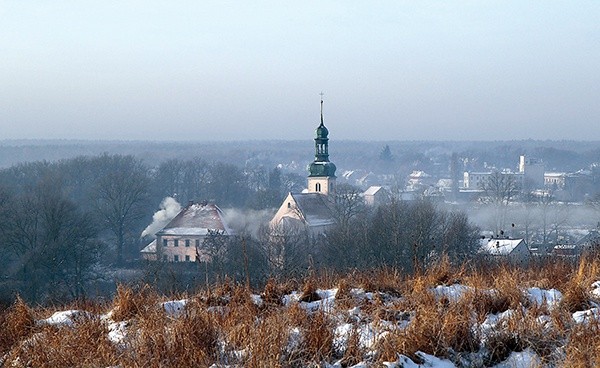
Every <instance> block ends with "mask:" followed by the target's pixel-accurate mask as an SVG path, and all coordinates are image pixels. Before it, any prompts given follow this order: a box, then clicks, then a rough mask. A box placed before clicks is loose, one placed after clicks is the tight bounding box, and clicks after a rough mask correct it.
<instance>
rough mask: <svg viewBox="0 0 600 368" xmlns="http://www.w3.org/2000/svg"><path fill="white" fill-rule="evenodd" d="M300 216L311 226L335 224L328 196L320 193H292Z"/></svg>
mask: <svg viewBox="0 0 600 368" xmlns="http://www.w3.org/2000/svg"><path fill="white" fill-rule="evenodd" d="M291 196H292V198H293V199H294V202H296V206H297V207H298V210H299V211H300V214H301V215H302V217H303V218H304V220H305V221H306V222H307V224H308V225H309V226H326V225H333V224H335V217H334V216H333V210H332V208H331V206H330V204H329V201H328V199H327V196H325V195H323V194H320V193H291Z"/></svg>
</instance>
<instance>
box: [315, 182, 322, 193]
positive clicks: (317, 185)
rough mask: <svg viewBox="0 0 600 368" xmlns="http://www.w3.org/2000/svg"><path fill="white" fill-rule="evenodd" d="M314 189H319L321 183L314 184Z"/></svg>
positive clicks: (318, 190)
mask: <svg viewBox="0 0 600 368" xmlns="http://www.w3.org/2000/svg"><path fill="white" fill-rule="evenodd" d="M315 191H317V192H320V191H321V183H317V184H315Z"/></svg>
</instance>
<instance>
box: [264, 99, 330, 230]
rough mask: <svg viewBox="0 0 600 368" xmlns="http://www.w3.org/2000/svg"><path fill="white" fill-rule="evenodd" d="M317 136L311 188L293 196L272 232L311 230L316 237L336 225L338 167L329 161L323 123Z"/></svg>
mask: <svg viewBox="0 0 600 368" xmlns="http://www.w3.org/2000/svg"><path fill="white" fill-rule="evenodd" d="M315 133H316V137H315V160H314V161H313V162H312V163H311V164H310V166H309V175H308V182H307V185H308V188H307V189H306V190H305V191H303V192H302V193H289V194H288V195H287V197H286V198H285V200H284V201H283V203H282V205H281V207H279V210H278V211H277V213H276V214H275V216H274V217H273V219H272V220H271V222H270V227H271V229H272V230H275V231H276V229H281V230H285V229H289V228H297V229H300V228H308V230H309V231H310V233H311V234H312V235H315V234H319V233H322V232H323V231H325V230H327V229H328V228H330V227H331V226H333V225H334V224H335V222H336V221H335V216H334V212H333V199H332V198H333V195H334V194H335V184H336V182H335V179H336V177H335V169H336V167H335V165H334V164H333V162H330V161H329V138H328V135H329V131H328V130H327V128H326V127H325V124H324V123H323V99H321V124H320V125H319V126H318V127H317V130H316V132H315Z"/></svg>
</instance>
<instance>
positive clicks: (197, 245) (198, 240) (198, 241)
mask: <svg viewBox="0 0 600 368" xmlns="http://www.w3.org/2000/svg"><path fill="white" fill-rule="evenodd" d="M199 246H200V239H196V248H197V247H199Z"/></svg>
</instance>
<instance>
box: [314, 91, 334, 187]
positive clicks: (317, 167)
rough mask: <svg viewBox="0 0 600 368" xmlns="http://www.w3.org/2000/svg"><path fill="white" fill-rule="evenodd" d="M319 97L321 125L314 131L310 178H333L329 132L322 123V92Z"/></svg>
mask: <svg viewBox="0 0 600 368" xmlns="http://www.w3.org/2000/svg"><path fill="white" fill-rule="evenodd" d="M320 95H321V124H320V125H319V126H318V127H317V129H316V131H315V133H316V134H315V135H316V137H315V161H314V162H313V163H311V165H310V168H309V171H310V175H309V176H311V177H335V165H334V164H333V163H331V162H329V138H328V135H329V130H328V129H327V128H326V127H325V124H324V123H323V92H321V93H320Z"/></svg>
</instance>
